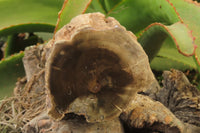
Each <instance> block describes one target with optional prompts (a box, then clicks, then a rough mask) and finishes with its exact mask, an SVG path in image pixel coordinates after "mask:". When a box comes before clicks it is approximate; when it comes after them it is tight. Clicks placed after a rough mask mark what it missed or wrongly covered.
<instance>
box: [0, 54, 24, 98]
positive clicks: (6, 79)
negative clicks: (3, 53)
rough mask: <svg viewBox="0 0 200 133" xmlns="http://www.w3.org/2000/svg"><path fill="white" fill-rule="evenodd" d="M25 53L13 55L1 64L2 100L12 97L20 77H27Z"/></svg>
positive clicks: (0, 89)
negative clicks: (24, 66) (23, 60)
mask: <svg viewBox="0 0 200 133" xmlns="http://www.w3.org/2000/svg"><path fill="white" fill-rule="evenodd" d="M23 55H24V53H23V52H21V53H18V54H15V55H12V56H10V57H8V58H6V59H4V60H1V62H0V75H1V76H0V91H1V93H0V99H2V98H3V97H4V96H9V95H11V92H12V91H13V88H14V87H15V83H16V82H17V79H18V78H19V77H23V76H24V75H25V73H24V68H23V63H22V57H23Z"/></svg>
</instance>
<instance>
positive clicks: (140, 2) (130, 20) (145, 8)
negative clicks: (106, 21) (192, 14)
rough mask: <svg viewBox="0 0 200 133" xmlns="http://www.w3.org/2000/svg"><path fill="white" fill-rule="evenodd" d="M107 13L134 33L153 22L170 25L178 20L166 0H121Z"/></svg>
mask: <svg viewBox="0 0 200 133" xmlns="http://www.w3.org/2000/svg"><path fill="white" fill-rule="evenodd" d="M108 15H109V16H112V17H114V18H116V19H117V20H118V21H119V22H120V23H121V24H122V25H124V26H125V27H126V28H127V29H128V30H131V31H132V32H134V33H138V32H139V31H141V30H143V29H144V28H145V27H147V26H148V25H150V24H152V23H154V22H159V23H162V24H165V25H171V24H173V23H176V22H178V21H180V18H179V17H178V15H177V13H176V11H175V10H174V8H173V7H172V6H171V5H170V4H169V2H168V0H123V1H122V2H120V3H119V4H117V5H116V6H114V7H113V9H111V10H110V11H109V12H108Z"/></svg>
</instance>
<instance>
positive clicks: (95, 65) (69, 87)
mask: <svg viewBox="0 0 200 133" xmlns="http://www.w3.org/2000/svg"><path fill="white" fill-rule="evenodd" d="M47 47H49V51H48V52H47V53H49V54H48V56H47V57H48V59H47V65H46V86H47V89H48V98H47V104H48V106H49V115H50V116H51V117H53V118H54V119H56V120H59V119H61V118H63V117H64V115H65V114H66V113H70V112H73V113H75V114H79V115H84V116H85V117H86V120H87V121H88V122H100V121H106V120H110V119H113V118H115V117H118V116H119V114H120V113H121V112H122V111H124V110H126V108H127V107H128V106H129V104H130V101H132V100H133V99H134V95H135V94H136V93H137V92H138V91H139V90H142V89H144V88H147V87H148V86H149V85H150V84H151V82H152V81H153V80H154V76H153V74H152V72H151V69H150V67H149V63H148V57H147V55H146V54H145V52H144V50H143V49H142V47H141V46H140V44H139V43H138V42H137V40H136V37H135V36H134V35H133V34H132V33H131V32H128V31H126V29H125V28H124V27H122V26H121V25H120V24H119V23H118V22H117V21H116V20H115V19H114V18H111V17H109V18H105V16H104V15H102V14H100V13H92V14H84V15H80V16H77V17H75V18H74V19H72V20H71V22H70V23H69V24H67V25H65V26H64V27H63V28H62V29H60V31H58V32H57V33H56V35H55V37H54V39H53V40H52V41H50V42H49V44H47Z"/></svg>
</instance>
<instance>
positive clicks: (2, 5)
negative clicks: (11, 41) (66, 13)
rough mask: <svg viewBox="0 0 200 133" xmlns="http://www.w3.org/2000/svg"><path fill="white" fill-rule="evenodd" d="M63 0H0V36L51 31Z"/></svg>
mask: <svg viewBox="0 0 200 133" xmlns="http://www.w3.org/2000/svg"><path fill="white" fill-rule="evenodd" d="M62 3H63V0H41V1H38V0H0V9H1V12H0V18H1V22H0V36H2V35H8V34H12V33H13V32H15V33H16V32H30V31H31V32H33V31H48V32H52V28H53V25H55V24H56V20H57V16H58V11H59V10H60V8H61V6H62Z"/></svg>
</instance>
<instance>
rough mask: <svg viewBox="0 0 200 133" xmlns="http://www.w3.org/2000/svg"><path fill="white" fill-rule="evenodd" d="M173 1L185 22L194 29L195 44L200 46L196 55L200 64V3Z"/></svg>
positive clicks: (184, 0)
mask: <svg viewBox="0 0 200 133" xmlns="http://www.w3.org/2000/svg"><path fill="white" fill-rule="evenodd" d="M171 2H172V3H173V5H174V6H175V8H176V10H177V12H178V13H179V14H180V17H181V18H182V20H183V22H184V23H185V24H187V25H188V27H189V29H191V30H192V35H193V36H194V37H195V38H196V40H195V44H196V45H197V46H198V47H197V49H196V53H195V57H196V59H197V61H198V63H199V66H200V15H199V14H200V5H199V4H198V5H197V4H195V3H194V2H192V1H186V0H171ZM199 69H200V68H199Z"/></svg>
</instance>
